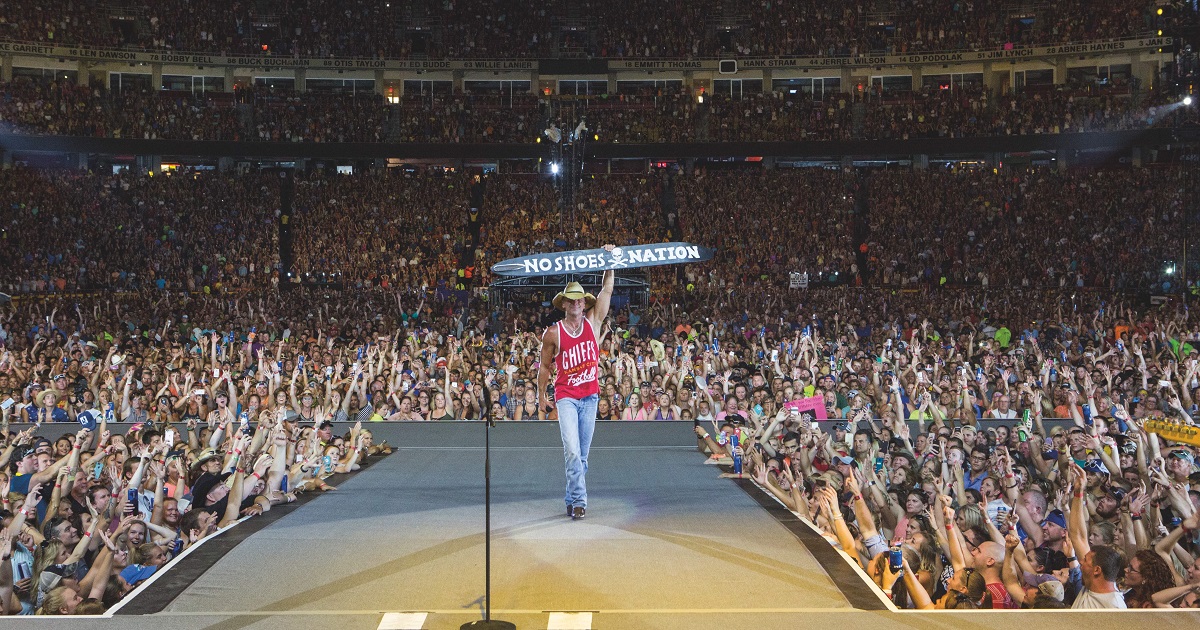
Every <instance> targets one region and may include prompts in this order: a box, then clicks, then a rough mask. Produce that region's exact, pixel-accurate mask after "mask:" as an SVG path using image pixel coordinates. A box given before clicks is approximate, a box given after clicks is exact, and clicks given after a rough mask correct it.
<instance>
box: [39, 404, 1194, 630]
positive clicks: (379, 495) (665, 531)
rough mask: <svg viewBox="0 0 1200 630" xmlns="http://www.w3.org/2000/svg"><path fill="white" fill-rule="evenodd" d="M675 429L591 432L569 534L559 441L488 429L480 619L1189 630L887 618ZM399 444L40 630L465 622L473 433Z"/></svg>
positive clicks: (1094, 620)
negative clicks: (107, 604) (148, 579)
mask: <svg viewBox="0 0 1200 630" xmlns="http://www.w3.org/2000/svg"><path fill="white" fill-rule="evenodd" d="M690 429H691V425H690V423H667V424H658V425H648V424H623V423H611V424H607V423H602V424H601V426H600V427H599V428H598V431H597V437H596V440H595V442H594V446H593V450H592V456H591V462H590V467H591V470H590V471H589V475H588V477H589V488H588V491H589V503H590V505H589V510H588V518H587V519H586V520H584V521H580V522H572V521H571V520H570V519H568V518H567V517H566V514H565V507H564V506H563V503H562V500H561V496H562V494H561V493H562V487H563V474H562V453H561V446H560V445H559V444H558V436H557V427H556V426H555V425H553V424H550V423H530V424H523V425H511V424H510V425H502V426H501V427H500V428H498V429H495V430H493V457H492V462H493V484H492V497H493V510H492V525H493V531H494V534H493V538H492V551H493V582H492V597H493V600H492V602H493V603H492V607H493V616H494V617H496V618H499V619H505V620H508V621H512V622H514V623H516V624H517V626H518V627H521V628H547V627H592V628H664V629H666V628H707V627H711V628H773V627H779V628H783V627H794V626H795V625H796V624H797V623H804V624H813V623H816V624H820V623H830V624H834V623H836V624H838V625H840V626H844V625H845V624H851V625H850V627H861V626H868V625H869V626H870V627H872V628H891V627H896V628H901V627H913V626H921V627H937V626H944V627H955V628H966V627H971V626H976V625H987V626H989V627H996V626H1005V625H1011V626H1015V625H1016V623H1017V622H1018V621H1019V623H1020V624H1021V626H1022V627H1023V628H1024V629H1028V630H1033V629H1036V628H1039V627H1050V625H1051V624H1053V626H1054V627H1056V628H1057V627H1061V625H1062V624H1063V623H1081V622H1082V623H1087V624H1092V625H1093V626H1095V627H1097V628H1103V627H1116V625H1117V624H1120V625H1121V626H1128V625H1129V623H1131V622H1132V623H1154V624H1156V625H1158V626H1160V627H1173V626H1177V625H1178V626H1180V627H1182V626H1183V625H1184V624H1186V625H1188V626H1189V627H1194V626H1195V623H1196V621H1197V620H1198V619H1200V617H1198V616H1196V615H1193V614H1191V613H1187V612H1184V613H1178V612H1171V611H1166V612H1150V613H1129V614H1132V615H1135V616H1136V620H1135V618H1133V617H1130V616H1128V615H1129V614H1118V615H1112V614H1108V615H1105V614H1102V613H1058V614H1041V613H1031V612H1024V613H1016V614H1014V613H993V612H973V613H930V614H923V613H896V612H891V611H889V610H887V609H886V607H885V606H884V605H883V603H882V602H881V600H880V599H879V597H878V596H877V595H876V594H875V593H874V591H872V590H871V589H869V588H868V587H866V585H865V584H864V583H863V581H862V580H861V579H860V578H859V577H858V574H857V573H855V571H854V570H853V569H851V568H850V567H849V566H848V565H846V564H845V563H844V562H842V561H841V559H840V556H839V555H838V554H837V553H836V552H833V550H832V548H831V547H829V546H828V545H827V544H825V543H824V541H823V540H821V539H820V537H819V536H817V535H816V534H815V533H813V532H812V531H811V530H809V529H807V527H806V526H804V525H802V524H801V523H800V522H799V521H797V520H796V519H794V518H792V517H791V516H790V515H789V514H788V513H787V512H786V511H784V510H781V509H779V508H778V507H777V506H775V505H773V504H772V502H770V501H768V500H763V499H761V498H760V497H761V495H760V494H759V493H758V491H757V490H753V489H751V492H745V491H744V489H743V488H740V487H739V484H738V483H735V482H733V481H729V480H722V479H719V478H718V477H717V474H718V472H719V471H718V470H717V469H716V468H714V467H711V466H704V465H703V457H702V456H701V455H700V454H698V453H697V452H696V450H695V441H694V439H693V437H692V435H691V433H690ZM403 434H404V436H403V437H402V438H401V440H402V441H393V442H392V443H393V444H398V445H400V447H399V448H398V449H397V451H396V452H395V453H394V454H393V455H391V456H389V457H387V458H384V459H382V460H380V461H378V462H376V463H375V464H374V465H372V466H371V467H370V468H369V469H366V470H364V471H362V472H360V473H358V474H356V475H354V476H353V477H351V478H349V479H346V480H345V481H344V482H343V483H342V485H340V486H339V489H338V490H337V491H336V492H332V493H329V494H325V495H322V496H319V497H316V498H315V499H313V500H311V501H309V502H308V503H306V504H304V505H301V506H298V507H293V508H289V510H288V511H287V512H284V511H282V510H281V511H279V513H280V514H281V515H282V518H279V517H276V519H275V520H272V521H268V520H266V519H265V518H264V520H263V523H265V525H260V526H258V529H257V531H250V530H251V528H250V527H247V526H248V525H251V524H252V523H254V522H255V520H256V519H251V520H249V521H247V522H245V523H243V524H241V525H239V526H238V527H236V528H234V529H233V530H231V531H230V532H227V533H225V534H222V538H224V537H227V536H231V534H233V533H235V532H237V530H239V529H242V528H246V529H245V530H243V531H242V532H241V533H240V534H237V535H236V536H231V540H230V541H224V547H222V545H221V544H214V546H213V548H212V550H210V551H209V552H208V553H209V556H210V557H208V558H207V559H206V560H204V561H203V562H199V563H198V562H195V561H194V562H192V563H191V565H192V566H191V568H188V567H186V566H184V565H183V564H181V565H180V566H179V567H176V568H175V569H173V570H172V571H169V572H167V574H165V575H164V576H163V579H159V580H156V582H155V583H152V584H150V585H149V586H148V587H147V588H146V589H144V590H143V591H142V592H141V593H140V594H138V595H137V596H135V597H133V598H131V601H130V602H129V604H127V605H126V606H124V607H122V608H121V609H120V610H118V611H116V615H115V617H113V618H111V619H108V620H98V619H95V618H91V619H78V620H69V621H68V620H64V619H62V618H58V619H57V620H56V624H55V627H56V628H75V627H79V628H83V627H85V625H84V624H86V627H92V628H94V627H97V625H99V626H110V624H116V625H114V626H111V627H120V628H147V629H149V628H154V629H156V630H157V629H160V628H162V627H172V628H214V629H220V630H237V629H240V628H255V629H257V628H264V629H266V628H281V629H282V628H286V629H288V630H293V629H295V628H337V629H339V630H357V629H362V630H375V629H376V628H387V627H395V628H402V627H410V626H409V625H407V624H411V623H413V621H411V620H413V619H416V620H418V621H417V622H418V623H421V625H420V626H416V627H423V628H457V627H458V626H459V625H460V624H462V623H464V622H468V621H471V620H474V619H479V618H480V617H481V612H480V611H481V605H482V604H481V602H482V600H481V597H482V594H483V534H482V526H483V506H482V500H483V479H482V464H483V452H482V448H481V447H482V442H483V439H482V438H483V435H482V427H481V425H479V424H443V425H424V426H411V427H409V428H406V429H404V430H403ZM377 435H379V433H378V432H377ZM377 439H378V438H377ZM743 485H744V484H743ZM239 540H240V542H238V541H239ZM208 544H209V543H206V544H205V545H202V546H201V547H199V548H198V550H203V549H204V548H205V547H207V546H208ZM810 549H811V550H812V552H811V553H810V551H809V550H810ZM213 550H220V551H217V552H214V551H213ZM193 555H195V554H193ZM184 560H188V558H184ZM193 560H195V559H193ZM196 564H203V565H204V566H203V568H202V569H201V571H196V568H195V565H196ZM189 571H191V572H192V574H191V575H188V573H189ZM171 573H176V575H174V576H172V575H170V574H171ZM168 578H169V579H168ZM154 611H157V612H154ZM555 611H566V612H587V613H591V616H590V619H588V618H587V617H586V616H583V617H581V616H578V615H576V616H571V617H563V616H559V615H552V613H553V612H555ZM147 612H149V613H150V614H143V613H147ZM389 612H390V613H402V612H415V613H419V614H418V616H417V617H406V618H398V617H395V616H390V615H389V616H385V614H386V613H389ZM421 613H423V614H424V615H423V617H422V616H421V615H420V614H421ZM979 615H986V617H980V616H979ZM998 615H999V616H998ZM1080 615H1085V616H1086V619H1085V618H1083V617H1080ZM1150 615H1153V617H1150ZM1068 616H1069V617H1070V618H1068ZM579 622H582V623H583V624H584V625H581V626H559V625H556V624H570V623H579Z"/></svg>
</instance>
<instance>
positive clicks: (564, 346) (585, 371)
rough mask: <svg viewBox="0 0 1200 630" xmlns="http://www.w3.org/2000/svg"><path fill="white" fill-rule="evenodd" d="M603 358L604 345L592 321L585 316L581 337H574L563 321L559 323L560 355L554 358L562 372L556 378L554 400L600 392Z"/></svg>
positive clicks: (559, 370)
mask: <svg viewBox="0 0 1200 630" xmlns="http://www.w3.org/2000/svg"><path fill="white" fill-rule="evenodd" d="M599 358H600V345H599V344H598V343H597V342H596V332H595V331H594V330H593V329H592V322H590V321H588V319H587V318H586V317H585V318H583V329H582V330H580V332H579V335H578V336H577V337H572V336H571V334H570V333H568V332H567V330H566V327H564V326H563V323H562V322H561V321H560V322H558V354H557V355H556V356H555V357H554V367H555V368H556V369H557V370H558V375H557V376H555V378H554V399H555V400H559V399H562V398H574V399H576V400H579V399H582V398H587V397H588V396H591V395H592V394H599V393H600V383H599V381H598V380H597V379H596V372H597V367H596V366H597V363H598V360H599Z"/></svg>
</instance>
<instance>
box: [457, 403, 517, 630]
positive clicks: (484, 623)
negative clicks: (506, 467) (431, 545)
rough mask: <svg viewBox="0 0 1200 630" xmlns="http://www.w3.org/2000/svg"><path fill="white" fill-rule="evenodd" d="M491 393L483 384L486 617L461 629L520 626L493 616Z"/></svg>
mask: <svg viewBox="0 0 1200 630" xmlns="http://www.w3.org/2000/svg"><path fill="white" fill-rule="evenodd" d="M491 409H492V392H491V388H489V387H488V386H487V384H486V383H484V386H483V406H482V408H481V409H480V412H479V415H480V419H481V420H483V427H484V429H483V435H484V439H483V445H484V446H483V522H484V534H483V567H484V568H483V575H484V578H483V579H484V582H483V583H484V587H483V588H484V590H483V619H477V620H475V621H471V622H467V623H464V624H463V625H461V626H459V630H516V628H517V626H516V625H514V624H512V623H510V622H508V621H500V620H499V619H492V427H494V426H496V419H495V418H493V417H492V416H491V413H490V411H491Z"/></svg>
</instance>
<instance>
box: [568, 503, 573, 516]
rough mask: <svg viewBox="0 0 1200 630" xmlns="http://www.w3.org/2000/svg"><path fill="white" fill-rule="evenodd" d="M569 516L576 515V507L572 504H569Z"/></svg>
mask: <svg viewBox="0 0 1200 630" xmlns="http://www.w3.org/2000/svg"><path fill="white" fill-rule="evenodd" d="M567 516H570V517H574V516H575V507H574V506H571V505H568V506H567Z"/></svg>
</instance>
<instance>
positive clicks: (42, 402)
mask: <svg viewBox="0 0 1200 630" xmlns="http://www.w3.org/2000/svg"><path fill="white" fill-rule="evenodd" d="M47 396H55V397H56V399H57V396H58V391H57V390H54V389H47V390H45V391H43V392H42V393H40V394H38V395H37V401H38V404H40V405H41V406H43V407H45V406H46V397H47Z"/></svg>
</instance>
